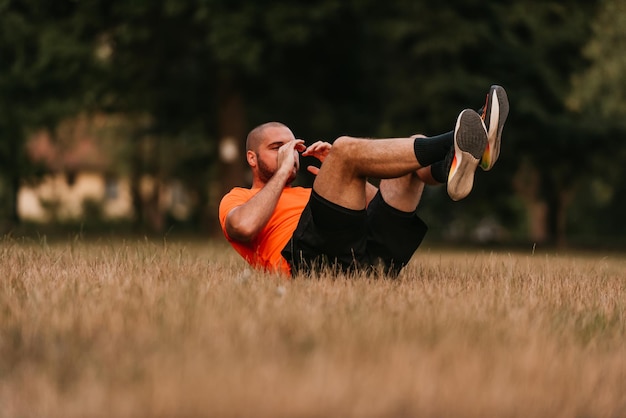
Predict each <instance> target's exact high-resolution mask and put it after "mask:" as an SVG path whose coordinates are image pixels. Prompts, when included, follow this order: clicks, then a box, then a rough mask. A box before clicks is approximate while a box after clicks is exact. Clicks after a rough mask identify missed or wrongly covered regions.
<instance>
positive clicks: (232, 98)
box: [208, 76, 248, 233]
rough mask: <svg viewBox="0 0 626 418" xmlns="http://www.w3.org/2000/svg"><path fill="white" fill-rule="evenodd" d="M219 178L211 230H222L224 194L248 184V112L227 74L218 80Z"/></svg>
mask: <svg viewBox="0 0 626 418" xmlns="http://www.w3.org/2000/svg"><path fill="white" fill-rule="evenodd" d="M217 97H218V138H219V142H218V154H219V162H218V168H219V171H218V178H217V182H218V184H217V185H214V189H215V191H218V193H217V196H216V195H215V193H212V199H211V200H212V202H211V204H210V211H209V213H210V216H211V219H212V221H211V222H209V223H208V224H209V225H210V231H209V232H210V233H216V232H217V231H218V230H219V224H218V222H217V208H218V206H219V201H220V200H221V198H222V196H224V195H225V194H226V193H228V192H229V191H230V190H231V189H232V188H233V187H237V186H239V187H246V186H248V184H247V182H246V172H247V171H246V167H247V166H246V164H245V139H246V134H247V132H246V115H245V109H244V103H243V97H242V93H241V91H240V89H239V86H238V85H237V84H236V82H235V81H234V80H233V79H232V78H231V77H229V76H223V77H221V78H220V80H219V82H218V95H217Z"/></svg>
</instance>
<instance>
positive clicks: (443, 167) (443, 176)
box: [430, 148, 454, 183]
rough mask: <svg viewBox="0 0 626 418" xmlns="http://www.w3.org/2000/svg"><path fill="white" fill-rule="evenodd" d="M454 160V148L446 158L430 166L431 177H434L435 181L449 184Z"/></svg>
mask: <svg viewBox="0 0 626 418" xmlns="http://www.w3.org/2000/svg"><path fill="white" fill-rule="evenodd" d="M453 158H454V148H450V150H449V151H448V154H447V155H446V158H444V159H443V160H441V161H437V162H436V163H433V164H431V165H430V175H431V176H433V179H435V180H436V181H437V182H439V183H447V182H448V173H450V166H452V159H453Z"/></svg>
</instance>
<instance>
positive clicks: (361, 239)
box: [282, 190, 428, 275]
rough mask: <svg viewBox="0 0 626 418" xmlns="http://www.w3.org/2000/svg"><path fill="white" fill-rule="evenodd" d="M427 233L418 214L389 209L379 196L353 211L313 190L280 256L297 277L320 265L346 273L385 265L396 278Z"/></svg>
mask: <svg viewBox="0 0 626 418" xmlns="http://www.w3.org/2000/svg"><path fill="white" fill-rule="evenodd" d="M427 230H428V227H427V226H426V224H425V223H424V221H422V220H421V219H420V218H419V217H418V216H417V214H416V213H415V212H412V213H407V212H402V211H399V210H397V209H395V208H393V207H391V206H389V205H388V204H387V203H386V202H385V201H384V200H383V198H382V196H381V194H380V192H378V193H377V194H376V196H375V197H374V198H373V199H372V201H371V202H370V204H369V205H368V207H367V209H363V210H352V209H346V208H344V207H341V206H339V205H336V204H334V203H332V202H330V201H328V200H326V199H324V198H323V197H321V196H320V195H318V194H317V193H315V191H313V190H312V191H311V198H310V199H309V203H308V204H307V205H306V207H305V208H304V210H303V212H302V215H301V216H300V221H299V222H298V226H297V227H296V230H295V231H294V233H293V235H292V237H291V239H290V240H289V242H288V243H287V245H286V246H285V248H284V249H283V250H282V255H283V257H285V259H286V260H287V262H289V264H290V265H291V269H292V273H293V274H294V275H295V274H298V273H307V272H310V271H311V270H312V269H317V268H320V267H331V268H336V269H339V270H341V271H344V272H348V271H352V270H361V269H365V270H370V269H377V268H380V267H382V268H383V269H384V271H385V273H387V274H391V275H396V274H398V273H399V272H400V270H401V269H402V267H404V266H405V265H406V264H407V263H408V262H409V260H410V259H411V257H412V256H413V253H414V252H415V250H417V247H419V245H420V244H421V243H422V240H423V239H424V236H425V235H426V231H427Z"/></svg>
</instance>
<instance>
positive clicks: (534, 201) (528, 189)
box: [513, 161, 549, 243]
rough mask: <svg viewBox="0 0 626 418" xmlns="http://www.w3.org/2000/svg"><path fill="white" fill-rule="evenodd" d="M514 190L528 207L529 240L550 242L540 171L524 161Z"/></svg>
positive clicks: (515, 179)
mask: <svg viewBox="0 0 626 418" xmlns="http://www.w3.org/2000/svg"><path fill="white" fill-rule="evenodd" d="M513 189H514V190H515V191H516V193H517V195H518V196H519V197H520V199H521V200H522V202H523V203H524V205H525V206H526V214H527V218H528V238H529V239H530V240H531V241H532V242H533V243H545V242H547V241H548V240H549V232H548V205H547V204H546V202H545V201H543V200H542V199H541V194H540V190H541V177H540V173H539V171H538V170H537V169H536V168H535V167H534V166H532V165H531V164H530V163H529V162H528V161H522V163H521V165H520V167H519V169H518V171H517V173H516V174H515V177H514V178H513Z"/></svg>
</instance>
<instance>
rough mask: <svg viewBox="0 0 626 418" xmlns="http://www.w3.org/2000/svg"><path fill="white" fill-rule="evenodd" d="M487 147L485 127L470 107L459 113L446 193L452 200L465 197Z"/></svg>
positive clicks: (470, 188) (471, 185)
mask: <svg viewBox="0 0 626 418" xmlns="http://www.w3.org/2000/svg"><path fill="white" fill-rule="evenodd" d="M486 147H487V129H486V128H485V124H484V122H483V120H482V118H481V117H480V116H479V115H478V113H476V111H474V110H471V109H465V110H464V111H462V112H461V113H460V114H459V117H458V118H457V121H456V127H455V128H454V158H453V159H452V165H451V166H450V172H449V173H448V195H449V196H450V198H451V199H452V200H455V201H457V200H461V199H463V198H464V197H466V196H467V195H468V194H469V193H470V192H471V191H472V187H473V186H474V173H475V172H476V167H478V163H479V162H480V158H481V157H482V155H483V153H484V152H485V148H486Z"/></svg>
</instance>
